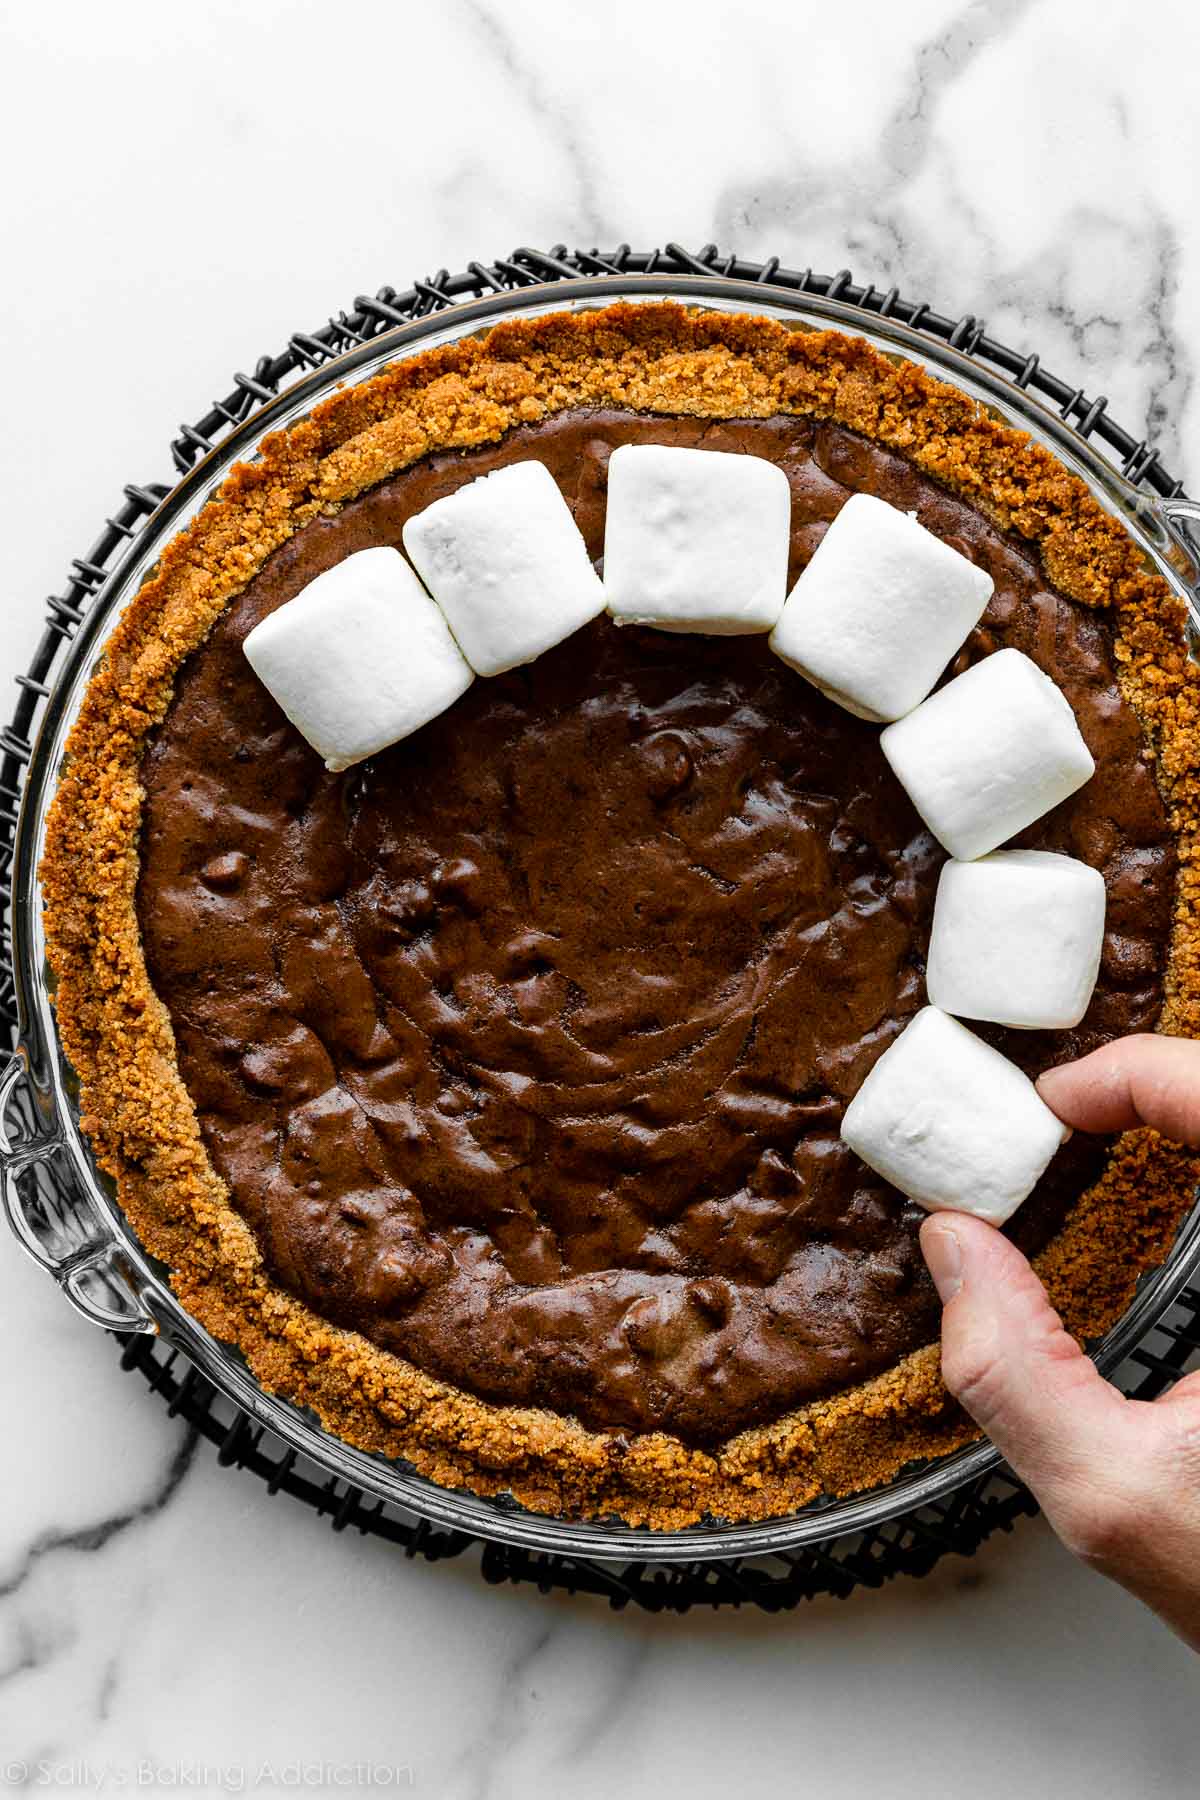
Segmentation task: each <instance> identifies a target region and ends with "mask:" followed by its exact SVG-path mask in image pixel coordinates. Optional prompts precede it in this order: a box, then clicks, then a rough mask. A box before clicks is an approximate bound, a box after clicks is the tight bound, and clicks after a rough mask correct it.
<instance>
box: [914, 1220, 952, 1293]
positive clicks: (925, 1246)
mask: <svg viewBox="0 0 1200 1800" xmlns="http://www.w3.org/2000/svg"><path fill="white" fill-rule="evenodd" d="M921 1254H922V1256H923V1257H924V1258H925V1267H926V1268H927V1269H928V1270H929V1273H930V1276H931V1277H932V1280H933V1285H934V1287H935V1288H936V1289H937V1291H938V1299H939V1300H940V1301H941V1303H942V1305H943V1306H948V1305H949V1304H950V1302H951V1300H953V1298H954V1296H955V1295H956V1294H957V1293H958V1291H959V1289H960V1288H961V1287H962V1244H961V1243H960V1241H959V1237H958V1233H957V1232H956V1231H955V1229H954V1226H953V1224H952V1223H951V1221H950V1219H949V1218H947V1217H946V1215H945V1214H943V1213H931V1214H930V1215H929V1217H928V1218H927V1219H926V1220H925V1222H924V1224H923V1225H922V1226H921Z"/></svg>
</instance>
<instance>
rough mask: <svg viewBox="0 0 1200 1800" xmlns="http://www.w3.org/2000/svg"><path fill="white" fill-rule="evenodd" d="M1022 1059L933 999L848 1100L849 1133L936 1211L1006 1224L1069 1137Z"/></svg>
mask: <svg viewBox="0 0 1200 1800" xmlns="http://www.w3.org/2000/svg"><path fill="white" fill-rule="evenodd" d="M1070 1135H1071V1134H1070V1132H1069V1131H1068V1129H1067V1127H1066V1126H1065V1125H1064V1124H1063V1123H1062V1121H1061V1120H1060V1119H1057V1118H1055V1116H1054V1114H1053V1113H1052V1112H1051V1111H1050V1108H1049V1107H1048V1106H1047V1105H1046V1103H1045V1102H1044V1101H1043V1100H1042V1099H1041V1098H1040V1096H1039V1094H1038V1092H1037V1089H1036V1088H1035V1087H1034V1085H1033V1083H1032V1081H1030V1080H1029V1078H1028V1076H1026V1075H1023V1074H1022V1073H1021V1070H1020V1069H1018V1068H1017V1066H1016V1064H1015V1063H1011V1062H1009V1060H1008V1058H1007V1057H1006V1056H1001V1054H1000V1052H999V1051H998V1050H993V1049H992V1048H991V1046H990V1045H989V1044H985V1043H984V1042H983V1040H982V1038H977V1037H976V1036H975V1033H974V1032H973V1031H968V1030H967V1028H966V1026H965V1025H960V1024H959V1023H958V1020H957V1019H952V1018H950V1017H949V1015H948V1014H946V1013H944V1012H939V1011H938V1009H937V1007H936V1006H927V1007H925V1008H924V1009H923V1010H922V1011H921V1012H919V1013H918V1014H917V1016H916V1018H915V1019H913V1020H912V1021H911V1023H910V1024H909V1025H908V1026H907V1027H906V1028H905V1030H904V1031H902V1032H901V1034H900V1036H899V1037H898V1038H897V1039H896V1041H895V1043H894V1044H891V1045H890V1046H889V1047H888V1049H886V1050H885V1051H884V1053H883V1055H882V1056H881V1057H880V1059H879V1061H878V1062H877V1063H876V1064H875V1067H874V1068H873V1069H872V1070H871V1073H870V1074H869V1075H868V1076H867V1079H866V1080H865V1081H864V1082H863V1084H862V1086H861V1087H860V1088H859V1090H858V1092H857V1094H855V1096H854V1098H853V1100H852V1101H851V1102H850V1104H849V1106H848V1107H847V1108H846V1114H845V1117H844V1118H843V1120H842V1137H843V1138H844V1139H845V1141H846V1143H847V1144H849V1146H850V1148H851V1149H852V1150H853V1151H855V1152H856V1154H857V1155H859V1156H861V1158H862V1160H863V1161H864V1162H865V1163H866V1164H867V1165H868V1166H869V1167H870V1168H872V1169H874V1170H875V1171H876V1173H877V1174H880V1175H882V1176H883V1177H884V1179H885V1181H890V1182H891V1184H892V1186H893V1187H898V1188H899V1189H900V1192H901V1193H902V1194H907V1195H908V1196H909V1198H910V1199H912V1200H916V1201H918V1202H919V1203H920V1204H921V1205H922V1206H924V1207H927V1208H928V1209H929V1211H930V1212H937V1211H938V1210H939V1209H941V1208H946V1207H949V1208H952V1209H953V1210H955V1211H957V1212H969V1213H974V1214H975V1216H976V1217H977V1218H980V1219H986V1220H987V1221H988V1223H989V1224H990V1225H1003V1224H1004V1221H1005V1220H1006V1219H1008V1218H1011V1216H1012V1214H1013V1213H1014V1212H1015V1211H1016V1210H1017V1208H1018V1206H1020V1204H1021V1202H1022V1200H1024V1199H1025V1198H1026V1197H1027V1196H1028V1195H1029V1194H1030V1193H1031V1192H1032V1191H1033V1189H1034V1187H1035V1186H1036V1184H1037V1182H1038V1180H1039V1179H1040V1177H1041V1175H1042V1173H1043V1171H1044V1170H1045V1168H1046V1165H1047V1164H1048V1163H1049V1161H1050V1158H1051V1157H1052V1156H1053V1155H1054V1152H1055V1151H1056V1150H1057V1149H1058V1147H1059V1145H1060V1144H1062V1143H1065V1142H1066V1140H1067V1138H1068V1137H1070Z"/></svg>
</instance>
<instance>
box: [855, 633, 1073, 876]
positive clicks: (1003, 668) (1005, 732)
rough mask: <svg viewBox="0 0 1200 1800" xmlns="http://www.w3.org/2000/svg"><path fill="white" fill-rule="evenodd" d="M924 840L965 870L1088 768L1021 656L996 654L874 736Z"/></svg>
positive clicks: (1048, 691) (1061, 699) (1065, 715)
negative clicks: (924, 828)
mask: <svg viewBox="0 0 1200 1800" xmlns="http://www.w3.org/2000/svg"><path fill="white" fill-rule="evenodd" d="M879 742H880V745H881V747H882V749H883V753H884V755H885V756H886V757H887V759H888V761H889V762H890V763H891V765H892V768H893V769H894V770H895V772H896V774H897V775H898V776H899V778H900V781H901V782H902V784H903V785H904V787H905V788H906V789H907V790H908V795H909V798H910V799H911V800H912V803H913V805H914V806H915V807H916V809H917V811H918V812H919V813H920V815H921V817H922V818H923V819H924V821H925V823H926V825H928V827H929V829H930V831H932V832H933V835H934V836H935V837H936V838H939V839H940V840H941V842H942V843H943V844H944V845H945V846H946V849H947V850H949V852H950V854H951V856H956V857H958V858H959V860H960V861H961V862H971V861H973V859H974V858H975V857H977V856H983V855H985V854H986V853H987V851H989V850H994V849H995V848H996V846H997V844H1002V843H1003V842H1004V840H1005V838H1010V837H1012V836H1013V835H1014V834H1015V833H1016V832H1018V831H1023V830H1024V829H1025V827H1026V825H1032V824H1033V821H1034V820H1035V819H1040V818H1041V816H1042V814H1043V813H1047V812H1049V811H1050V809H1051V807H1052V806H1057V805H1058V804H1059V802H1060V801H1062V800H1065V799H1066V798H1067V796H1068V795H1069V794H1073V793H1074V792H1075V790H1076V789H1077V788H1081V787H1082V786H1083V784H1084V782H1085V781H1088V780H1090V778H1091V776H1092V775H1093V773H1094V772H1095V768H1096V765H1095V763H1094V762H1093V761H1092V758H1091V754H1090V752H1089V750H1088V747H1087V745H1086V744H1085V743H1084V741H1083V738H1082V737H1081V736H1080V732H1079V727H1078V725H1077V724H1076V723H1075V715H1074V713H1073V712H1072V711H1071V708H1070V704H1069V703H1068V701H1067V699H1066V697H1065V695H1064V694H1063V693H1062V692H1061V691H1060V690H1059V689H1058V688H1057V687H1055V685H1054V683H1053V682H1052V681H1051V680H1050V677H1049V676H1048V675H1043V673H1042V671H1041V670H1040V669H1039V668H1038V666H1037V664H1036V663H1033V662H1030V660H1029V658H1028V657H1027V656H1025V655H1023V654H1022V652H1021V651H1020V650H997V651H996V652H995V654H994V655H992V656H987V657H985V658H984V660H983V661H982V662H980V663H975V664H974V665H973V667H971V668H969V669H967V670H966V672H965V673H964V674H962V675H959V676H958V677H957V678H956V679H955V680H954V681H951V682H948V683H947V685H946V686H945V687H944V688H939V690H938V692H937V693H936V694H931V695H930V697H929V699H928V700H925V701H923V702H922V704H921V705H920V706H918V707H917V709H916V711H915V712H911V713H909V714H908V716H907V718H904V719H900V720H899V721H898V722H897V723H896V724H895V725H889V726H888V727H887V729H886V731H883V732H881V733H880V738H879Z"/></svg>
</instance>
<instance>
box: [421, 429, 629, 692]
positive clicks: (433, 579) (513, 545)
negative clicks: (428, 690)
mask: <svg viewBox="0 0 1200 1800" xmlns="http://www.w3.org/2000/svg"><path fill="white" fill-rule="evenodd" d="M403 537H404V548H405V549H406V550H407V551H408V554H409V556H410V557H411V558H412V560H413V563H414V565H415V566H416V570H417V573H418V574H419V575H420V576H421V579H422V580H423V581H424V583H425V585H426V587H427V588H428V589H429V591H430V593H431V594H432V595H433V597H434V599H435V600H436V601H437V603H438V605H439V606H440V607H441V609H442V611H443V612H444V613H445V615H446V617H447V619H448V620H449V621H450V629H451V630H452V631H453V633H454V635H455V637H456V638H457V639H458V641H459V644H460V645H461V647H462V652H463V655H464V656H465V657H466V659H467V661H468V662H469V663H470V665H471V667H472V668H473V669H474V671H475V673H476V674H477V675H501V674H503V672H504V670H505V669H515V668H516V667H517V665H518V664H519V663H527V662H532V661H533V659H534V658H535V657H536V656H540V655H541V654H542V651H543V650H549V649H551V648H552V646H553V645H555V644H559V643H561V642H562V640H563V638H565V637H570V635H571V633H572V632H573V631H578V630H579V627H580V626H581V625H586V624H587V622H588V620H589V619H594V618H595V617H596V615H597V613H601V612H603V611H604V589H603V587H602V586H601V585H600V577H599V576H598V575H597V574H596V571H595V569H593V567H592V564H591V559H590V558H589V556H588V553H587V546H586V544H585V543H584V541H583V538H582V536H581V535H580V532H579V527H578V526H577V525H576V523H575V521H574V519H573V518H572V517H571V509H570V507H569V506H568V505H567V503H566V501H565V500H564V499H563V497H562V495H561V493H560V492H559V489H558V483H557V482H556V481H555V479H554V477H553V475H551V473H550V471H549V469H548V468H547V467H546V465H545V463H540V462H521V463H509V464H508V466H507V467H506V468H503V469H495V470H493V472H492V473H491V474H490V475H481V476H480V477H479V478H478V479H477V480H475V481H469V482H468V483H467V484H466V486H465V487H460V488H458V489H457V490H456V491H455V492H454V493H453V494H448V495H447V496H446V498H445V499H444V500H435V501H434V503H433V505H432V506H427V507H426V508H425V511H424V512H420V513H417V514H416V515H415V517H413V518H411V519H410V520H409V521H408V523H407V525H405V527H404V532H403Z"/></svg>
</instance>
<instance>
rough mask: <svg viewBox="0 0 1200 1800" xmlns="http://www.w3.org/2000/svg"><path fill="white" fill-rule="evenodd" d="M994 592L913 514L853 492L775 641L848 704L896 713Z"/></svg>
mask: <svg viewBox="0 0 1200 1800" xmlns="http://www.w3.org/2000/svg"><path fill="white" fill-rule="evenodd" d="M991 596H992V578H991V576H990V575H988V574H987V573H986V572H985V571H984V570H983V569H977V568H976V567H975V564H974V563H973V562H968V560H967V558H966V557H965V556H960V555H959V553H958V551H957V550H952V549H951V548H950V545H949V544H944V543H943V542H942V540H941V538H938V537H935V536H934V535H933V533H932V532H931V531H926V529H925V527H924V526H923V525H918V523H917V521H916V519H915V517H914V516H913V515H912V514H911V513H905V512H901V511H900V510H899V508H898V507H895V506H889V505H888V504H887V502H886V500H877V499H876V498H875V496H874V495H873V494H853V495H852V496H851V497H850V499H849V500H847V502H846V504H845V505H844V506H843V507H842V510H841V511H840V512H839V513H838V515H837V517H836V519H834V521H833V523H832V525H831V526H830V527H829V529H828V531H827V532H826V533H825V536H824V537H823V538H822V539H821V542H820V543H819V544H818V545H817V548H816V551H815V552H814V554H813V556H812V559H811V561H810V562H809V564H808V567H807V568H806V569H805V570H804V571H803V573H802V574H801V576H800V579H799V581H797V583H796V585H795V587H794V588H793V589H792V591H791V593H790V594H789V595H788V599H787V605H786V606H785V607H784V609H783V613H782V615H781V617H780V620H779V623H778V624H777V625H776V627H775V629H774V631H773V632H772V633H771V648H772V650H774V652H775V654H776V655H777V656H781V657H782V658H783V660H784V662H785V663H787V664H789V666H790V667H791V668H793V669H795V670H796V671H797V673H798V674H800V675H803V676H804V677H805V679H806V680H807V681H811V682H812V684H813V686H814V687H818V688H820V689H821V692H822V693H824V694H828V696H829V698H830V699H831V700H836V701H837V703H838V705H839V706H844V707H846V709H847V710H848V711H849V712H852V713H857V714H858V716H859V717H860V718H863V719H899V718H902V717H903V715H904V714H905V713H907V712H911V711H912V709H913V707H914V706H917V705H919V703H920V702H921V701H922V700H923V699H924V698H925V696H926V694H927V693H928V692H929V690H930V688H931V687H932V686H933V684H934V682H935V681H936V680H937V678H938V676H939V675H940V674H941V672H942V670H943V669H944V668H945V667H946V664H947V663H948V662H949V661H950V658H951V657H952V656H953V655H954V654H955V653H956V652H957V651H958V650H959V649H960V648H961V646H962V643H963V640H964V639H965V638H966V637H967V635H968V633H970V632H971V631H973V630H974V628H975V626H976V625H977V624H978V623H979V620H980V618H981V616H982V614H983V611H984V609H985V607H986V606H987V603H988V601H989V600H990V599H991Z"/></svg>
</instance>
